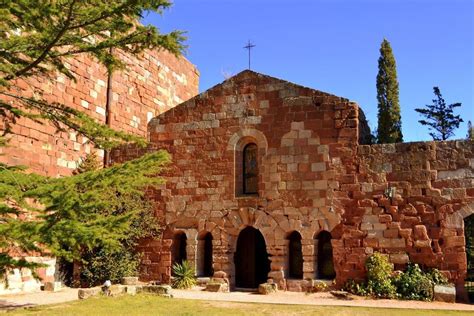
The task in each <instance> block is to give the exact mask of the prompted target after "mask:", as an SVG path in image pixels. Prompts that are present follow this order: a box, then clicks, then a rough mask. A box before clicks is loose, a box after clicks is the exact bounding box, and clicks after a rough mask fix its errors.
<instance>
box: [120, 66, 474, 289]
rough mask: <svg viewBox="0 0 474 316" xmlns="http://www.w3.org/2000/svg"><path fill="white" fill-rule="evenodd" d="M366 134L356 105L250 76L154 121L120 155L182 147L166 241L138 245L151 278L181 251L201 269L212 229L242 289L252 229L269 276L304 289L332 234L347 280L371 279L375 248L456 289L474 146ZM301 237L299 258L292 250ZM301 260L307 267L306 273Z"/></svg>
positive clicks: (215, 258)
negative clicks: (252, 156) (252, 160)
mask: <svg viewBox="0 0 474 316" xmlns="http://www.w3.org/2000/svg"><path fill="white" fill-rule="evenodd" d="M367 133H368V128H367V124H366V122H365V119H364V116H363V113H362V111H361V110H360V108H359V107H358V105H357V104H356V103H353V102H350V101H349V100H347V99H344V98H340V97H336V96H333V95H330V94H327V93H323V92H320V91H316V90H313V89H309V88H305V87H301V86H298V85H295V84H292V83H289V82H285V81H282V80H279V79H276V78H272V77H269V76H265V75H262V74H258V73H255V72H252V71H243V72H242V73H240V74H238V75H236V76H235V77H232V78H230V79H229V80H227V81H224V82H223V83H222V84H219V85H217V86H215V87H213V88H211V89H209V90H208V91H206V92H204V93H202V94H200V95H198V96H196V97H195V98H192V99H190V100H189V101H187V102H184V103H182V104H180V105H179V106H177V107H174V108H173V109H171V110H169V111H167V112H165V113H163V114H161V115H159V116H158V117H156V118H154V119H153V120H151V121H150V123H149V125H148V137H149V140H150V142H151V145H150V147H149V148H148V149H146V150H140V149H137V148H134V147H132V146H128V147H124V148H121V149H120V150H116V151H115V152H113V153H112V160H113V161H114V162H122V161H126V160H129V159H132V158H135V157H138V156H140V155H142V154H143V153H144V152H145V151H153V150H157V149H158V148H162V149H166V150H167V151H169V152H170V153H171V154H172V156H173V163H172V164H171V165H170V167H169V168H168V169H167V170H166V171H165V173H164V174H163V176H164V177H165V179H166V184H164V185H162V187H160V188H158V189H157V190H155V191H153V192H152V194H151V198H152V199H154V200H155V201H156V202H157V208H156V211H157V215H158V216H160V217H161V218H163V221H164V225H165V227H166V229H165V231H164V233H163V236H162V237H163V238H162V240H148V241H144V242H143V243H142V245H141V247H140V249H141V250H143V252H144V259H143V265H142V271H141V277H142V279H144V280H156V279H158V280H161V281H164V282H168V281H169V279H170V275H171V265H172V262H173V261H176V259H177V258H178V257H179V258H180V259H183V257H182V254H181V253H183V251H184V252H185V258H186V259H187V260H189V261H191V262H192V263H193V264H195V265H196V268H197V270H198V271H200V270H202V268H201V267H199V265H201V262H203V261H205V260H202V258H201V257H202V256H205V255H206V254H203V253H202V252H203V249H205V247H203V246H202V242H203V239H204V238H203V236H205V235H206V234H208V233H210V234H212V252H211V253H212V254H211V255H212V265H213V269H214V271H216V272H218V273H219V274H220V273H222V272H221V271H223V272H225V275H227V277H228V279H229V281H230V285H231V287H233V286H235V285H236V281H237V285H238V280H236V279H238V276H237V278H236V274H238V271H236V264H235V262H236V261H237V260H245V259H242V258H237V257H238V256H240V255H239V254H238V252H239V250H238V248H239V247H238V243H239V240H240V238H241V237H239V236H241V235H242V233H243V231H244V229H245V230H247V228H248V227H253V228H255V229H256V230H258V233H257V234H261V236H263V239H264V244H265V249H266V253H267V254H268V261H269V265H268V270H267V271H268V273H267V274H266V275H264V276H263V277H264V278H265V279H266V278H268V279H271V282H275V283H277V284H278V287H279V288H280V289H288V290H296V291H298V290H304V287H305V286H308V285H309V284H310V283H311V281H310V279H317V278H318V277H319V275H320V272H319V271H320V269H321V266H318V265H322V263H321V262H322V261H321V259H325V258H322V257H321V256H322V254H320V253H319V252H322V253H324V254H326V255H327V254H329V255H330V253H331V249H330V248H331V247H329V250H328V249H327V247H321V243H320V244H319V246H318V241H320V240H321V239H320V237H319V236H321V232H326V233H325V234H330V235H329V236H330V238H331V241H330V244H331V245H332V256H333V259H332V261H333V265H334V270H335V280H336V283H337V284H338V285H342V284H343V283H344V282H345V281H346V280H347V279H349V278H353V279H360V278H363V277H364V275H365V270H364V261H365V259H366V257H367V256H368V255H370V254H371V253H373V252H374V251H378V252H382V253H385V254H387V255H388V256H389V258H390V260H391V261H392V262H393V263H394V264H395V265H396V267H397V268H403V267H404V266H405V265H406V263H407V262H408V261H409V260H410V261H412V262H417V263H420V264H422V265H423V266H426V267H437V268H439V269H441V270H442V271H444V272H445V273H446V274H447V275H448V276H449V278H450V279H451V281H453V282H455V283H456V284H457V286H458V287H459V288H460V287H461V285H462V282H463V279H464V276H465V274H466V255H465V248H464V247H465V242H464V237H463V218H465V217H467V216H469V215H470V214H472V213H474V184H473V179H474V172H473V167H474V143H473V142H469V141H465V142H463V141H452V142H425V143H406V144H390V145H363V143H364V140H365V139H366V136H367ZM248 144H255V145H256V146H257V148H258V150H257V158H256V161H257V164H258V191H257V194H244V193H243V191H242V181H243V180H242V177H243V174H244V173H245V172H244V170H243V168H244V167H243V166H242V159H243V158H242V156H243V150H244V148H245V147H246V145H248ZM294 232H297V233H298V234H296V235H299V236H300V238H299V240H296V243H293V244H296V245H297V246H296V247H299V251H300V255H301V259H302V263H301V262H299V261H298V260H299V259H295V260H294V258H293V259H292V258H289V256H290V253H291V251H292V250H290V247H293V246H290V244H291V242H290V240H289V238H290V237H289V236H290V235H291V236H293V235H294ZM180 234H181V235H180ZM177 236H179V237H177ZM183 242H184V250H183V249H181V248H180V247H183V245H182V243H183ZM180 244H181V246H180ZM249 246H250V245H249ZM292 260H293V261H294V262H297V264H301V265H302V275H301V276H300V277H299V278H297V279H295V278H291V277H290V275H291V271H290V270H291V267H290V266H291V265H292V263H293V261H292ZM261 261H262V260H261ZM263 261H265V260H263ZM239 262H241V261H239ZM255 264H256V265H259V264H263V263H261V262H260V263H259V262H257V263H255Z"/></svg>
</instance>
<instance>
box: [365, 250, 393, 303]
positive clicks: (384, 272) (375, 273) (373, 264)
mask: <svg viewBox="0 0 474 316" xmlns="http://www.w3.org/2000/svg"><path fill="white" fill-rule="evenodd" d="M365 267H366V269H367V292H368V293H369V294H371V295H373V296H375V297H380V298H393V297H395V296H396V288H395V286H394V285H393V284H392V279H391V276H392V274H393V265H392V264H391V263H390V262H389V261H388V258H387V257H386V256H384V255H382V254H380V253H374V254H373V255H371V256H370V257H368V258H367V261H366V262H365Z"/></svg>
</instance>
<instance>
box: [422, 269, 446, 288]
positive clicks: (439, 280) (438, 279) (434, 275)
mask: <svg viewBox="0 0 474 316" xmlns="http://www.w3.org/2000/svg"><path fill="white" fill-rule="evenodd" d="M425 273H426V276H427V277H428V278H429V279H430V280H431V282H433V284H436V285H438V284H439V285H447V284H449V281H448V278H447V277H446V276H445V275H444V274H443V273H441V271H439V270H438V269H430V270H429V271H427V272H425Z"/></svg>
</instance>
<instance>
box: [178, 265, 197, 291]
mask: <svg viewBox="0 0 474 316" xmlns="http://www.w3.org/2000/svg"><path fill="white" fill-rule="evenodd" d="M173 276H174V278H173V284H172V285H173V287H174V288H175V289H189V288H191V287H193V286H194V285H196V272H195V271H194V268H193V267H192V266H191V264H190V263H189V262H188V261H187V260H183V261H182V262H181V263H175V264H174V265H173Z"/></svg>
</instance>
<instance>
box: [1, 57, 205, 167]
mask: <svg viewBox="0 0 474 316" xmlns="http://www.w3.org/2000/svg"><path fill="white" fill-rule="evenodd" d="M121 57H122V60H123V61H124V62H125V63H126V64H127V68H126V70H123V71H117V72H115V73H114V74H113V83H112V92H113V94H112V103H111V113H112V116H111V126H112V127H113V128H115V129H117V130H123V131H126V132H129V133H133V134H136V135H140V136H144V137H145V136H146V133H147V124H148V121H149V120H150V119H151V118H153V117H155V116H156V115H159V114H160V113H163V112H164V111H166V110H168V109H170V108H172V107H173V106H175V105H177V104H179V103H181V102H183V101H185V100H187V99H189V98H191V97H193V96H194V95H196V94H197V93H198V79H199V74H198V72H197V70H196V68H195V66H194V65H192V64H191V63H190V62H189V61H187V60H186V59H185V58H183V57H180V58H177V57H175V56H174V55H172V54H170V53H168V52H166V51H158V50H155V51H146V52H144V53H143V54H142V55H141V56H139V57H135V56H130V55H127V54H124V53H121ZM69 69H70V70H71V72H72V73H73V74H75V77H76V81H72V80H70V79H68V78H66V77H65V76H63V75H57V76H53V77H51V78H30V79H28V80H27V81H18V82H16V83H15V85H14V86H13V87H12V90H13V91H15V92H16V93H18V94H20V95H28V96H30V95H32V91H33V90H40V91H42V93H43V97H44V98H45V99H46V100H47V101H49V102H59V103H63V104H65V105H67V106H69V107H72V108H75V109H79V110H81V111H83V112H85V113H87V114H88V115H90V116H92V117H93V118H95V119H96V120H98V121H100V122H105V103H106V91H107V74H106V70H105V68H104V67H102V66H101V65H99V64H97V63H96V62H95V61H94V60H93V59H91V58H90V57H88V56H85V55H83V56H78V57H77V58H75V59H71V60H70V61H69ZM12 102H14V101H12ZM2 123H3V122H0V129H3V125H2ZM9 137H10V143H9V147H7V148H4V147H0V162H4V163H7V164H11V165H26V166H28V167H29V170H30V171H33V172H36V173H40V174H44V175H49V176H59V175H70V174H71V172H72V170H73V169H75V168H76V165H77V162H78V161H79V160H80V159H81V158H83V157H84V156H85V155H86V154H87V153H89V152H90V151H91V150H92V149H91V145H90V144H88V143H87V140H86V139H85V138H84V137H82V136H80V135H77V133H75V132H57V131H56V129H55V127H54V126H52V125H51V124H48V123H45V124H43V125H42V124H39V123H35V122H33V121H32V120H29V119H24V118H22V119H20V120H18V122H17V123H16V124H14V125H13V134H12V135H10V136H9ZM99 154H100V155H102V154H103V153H102V152H99Z"/></svg>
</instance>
